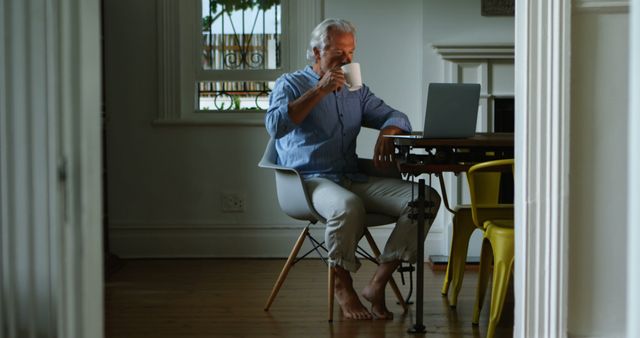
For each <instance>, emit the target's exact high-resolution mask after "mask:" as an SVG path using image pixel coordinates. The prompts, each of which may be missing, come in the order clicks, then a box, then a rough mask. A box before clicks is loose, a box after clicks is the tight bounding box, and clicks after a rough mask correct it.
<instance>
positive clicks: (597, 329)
mask: <svg viewBox="0 0 640 338" xmlns="http://www.w3.org/2000/svg"><path fill="white" fill-rule="evenodd" d="M572 20H573V22H572V36H571V38H572V40H573V46H572V47H571V52H572V69H571V72H572V80H571V89H572V95H571V97H572V98H571V106H572V109H571V146H570V150H571V168H570V178H571V181H570V182H571V183H570V196H571V202H570V204H571V206H570V209H571V211H570V216H569V217H570V233H569V235H570V237H569V282H568V285H569V309H570V310H569V318H568V319H569V323H568V324H569V325H568V330H569V333H570V335H571V336H589V337H621V336H623V335H624V330H625V323H626V321H625V309H626V301H625V298H626V293H625V288H626V284H625V281H626V265H627V261H626V241H625V239H626V224H627V218H626V215H627V213H626V204H625V203H622V202H623V201H624V197H625V196H626V195H627V181H626V177H627V158H626V153H627V128H626V126H627V121H628V114H627V111H628V92H627V88H628V80H629V78H628V62H629V59H628V53H629V48H628V42H629V41H628V27H629V24H628V14H627V13H610V9H607V8H606V7H605V8H600V9H598V8H595V9H592V10H586V9H584V8H581V7H580V6H578V8H577V9H576V10H574V14H573V19H572ZM633 320H637V318H636V319H633Z"/></svg>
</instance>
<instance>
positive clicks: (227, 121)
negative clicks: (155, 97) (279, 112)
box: [153, 110, 265, 127]
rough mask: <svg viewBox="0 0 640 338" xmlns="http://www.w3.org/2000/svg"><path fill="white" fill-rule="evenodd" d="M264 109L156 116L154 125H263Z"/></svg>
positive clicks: (203, 111) (201, 111) (204, 111)
mask: <svg viewBox="0 0 640 338" xmlns="http://www.w3.org/2000/svg"><path fill="white" fill-rule="evenodd" d="M264 114H265V111H264V110H259V111H251V112H246V111H233V110H232V111H225V112H213V111H206V110H200V111H196V112H194V113H191V114H185V115H184V116H179V117H165V118H162V117H161V118H158V119H156V120H154V121H153V125H154V126H242V127H264Z"/></svg>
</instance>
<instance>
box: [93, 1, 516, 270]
mask: <svg viewBox="0 0 640 338" xmlns="http://www.w3.org/2000/svg"><path fill="white" fill-rule="evenodd" d="M155 10H156V4H155V2H154V1H149V0H132V1H126V2H123V1H113V0H112V1H105V81H106V82H105V88H106V109H107V152H106V154H107V178H108V183H107V185H106V187H107V196H108V215H107V216H108V220H109V224H110V234H111V238H110V244H111V248H112V251H114V252H115V253H116V254H119V255H121V256H123V257H128V256H136V257H141V256H158V257H160V256H283V255H286V254H288V250H289V249H290V245H291V242H292V241H293V240H295V237H296V236H297V233H296V232H297V230H296V229H297V227H299V225H300V223H299V222H296V221H293V220H291V219H289V218H288V217H286V216H285V215H284V214H283V213H282V212H281V211H280V209H279V207H278V205H277V202H276V200H275V187H274V182H273V177H272V173H271V172H269V171H266V170H262V169H258V168H257V166H256V164H257V161H258V160H259V158H260V156H261V154H262V151H263V147H264V144H265V142H266V140H267V138H268V136H267V134H266V132H265V130H264V128H262V127H260V126H254V127H246V126H245V127H238V126H236V127H234V126H211V125H209V126H180V127H178V126H154V125H152V121H153V119H154V118H155V116H156V110H157V90H156V79H157V74H156V62H157V57H156V42H155V39H156V28H155V27H156V20H155V15H154V14H155ZM325 16H326V17H341V18H346V19H349V20H351V21H353V23H354V24H355V25H356V26H357V28H358V36H357V51H356V59H357V60H358V61H360V62H361V63H362V67H363V73H364V75H363V76H364V80H365V83H367V85H368V86H370V87H371V88H372V90H373V92H374V93H376V94H377V95H378V96H380V97H381V98H383V99H384V100H385V101H386V102H387V103H389V104H390V105H391V106H393V107H395V108H397V109H399V110H401V111H403V112H405V113H407V115H409V117H410V119H411V122H412V123H413V124H414V125H415V126H420V125H421V124H422V116H423V112H424V106H425V105H424V102H425V97H424V93H425V89H426V83H427V82H429V81H437V80H439V79H441V77H442V67H443V63H442V61H441V60H440V59H439V57H438V56H437V55H436V54H435V53H434V52H433V50H432V48H431V47H430V46H431V44H432V43H434V42H442V41H450V42H460V41H466V42H469V41H476V42H477V40H478V39H479V38H478V36H480V35H481V36H487V35H489V36H491V37H492V38H491V39H490V40H488V41H490V42H505V41H506V42H513V18H512V17H509V18H504V17H481V16H480V2H479V1H468V0H467V1H463V0H456V1H446V2H443V1H436V0H431V1H426V2H425V1H420V0H405V1H401V2H397V1H387V0H374V1H366V0H358V1H339V0H327V1H325ZM465 36H468V37H469V38H466V37H465ZM376 135H377V132H375V131H372V130H365V131H363V133H362V135H361V137H360V139H359V147H358V152H359V154H360V155H361V156H363V157H370V156H371V154H372V149H373V144H374V142H375V137H376ZM434 183H435V181H434ZM224 192H235V193H240V194H244V195H245V196H246V210H245V212H244V213H223V212H221V210H220V198H221V194H222V193H224ZM441 215H442V213H441ZM442 222H443V220H442V217H440V218H439V224H436V225H435V226H434V228H432V231H431V233H432V234H430V235H429V238H428V242H427V251H428V252H427V253H428V254H446V253H447V249H446V247H445V246H444V245H443V243H446V242H447V241H446V240H445V241H444V242H443V241H441V240H440V239H436V238H435V237H437V236H438V232H439V231H440V233H441V231H442ZM438 228H439V229H440V230H438ZM388 232H389V229H381V230H379V231H377V232H374V235H376V234H377V237H378V238H380V239H382V238H384V237H385V236H386V233H388ZM440 236H441V235H440ZM265 239H266V240H265ZM434 241H435V242H434ZM238 242H242V243H245V244H246V245H243V246H237V245H234V244H235V243H238ZM430 242H433V243H430Z"/></svg>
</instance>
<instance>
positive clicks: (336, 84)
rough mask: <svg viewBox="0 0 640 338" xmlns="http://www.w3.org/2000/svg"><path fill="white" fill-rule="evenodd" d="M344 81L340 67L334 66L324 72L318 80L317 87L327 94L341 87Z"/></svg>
mask: <svg viewBox="0 0 640 338" xmlns="http://www.w3.org/2000/svg"><path fill="white" fill-rule="evenodd" d="M345 82H346V80H345V78H344V73H343V72H342V69H340V68H334V69H331V70H329V71H328V72H326V73H324V75H323V76H322V78H321V79H320V81H319V82H318V89H320V90H321V91H323V92H325V93H326V94H328V93H331V92H333V91H336V90H339V89H340V88H342V86H344V84H345Z"/></svg>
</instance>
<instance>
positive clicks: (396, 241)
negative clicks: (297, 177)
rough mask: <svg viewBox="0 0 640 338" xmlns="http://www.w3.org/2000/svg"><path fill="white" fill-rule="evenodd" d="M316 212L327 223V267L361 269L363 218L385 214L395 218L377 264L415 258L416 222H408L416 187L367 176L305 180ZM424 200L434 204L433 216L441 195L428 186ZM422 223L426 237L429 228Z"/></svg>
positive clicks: (401, 181) (416, 194)
mask: <svg viewBox="0 0 640 338" xmlns="http://www.w3.org/2000/svg"><path fill="white" fill-rule="evenodd" d="M306 185H307V189H308V191H309V193H310V195H311V201H312V203H313V206H314V208H315V209H316V211H317V212H318V213H319V214H320V215H321V216H322V217H324V218H325V219H326V220H327V223H326V226H327V228H326V231H325V244H326V246H327V249H328V250H329V254H328V256H329V264H330V265H331V266H336V265H337V266H340V267H342V268H344V269H345V270H348V271H351V272H355V271H357V270H358V269H359V268H360V262H359V261H358V259H357V257H356V248H357V245H358V242H359V241H360V239H361V238H362V236H363V235H364V229H365V226H366V224H365V215H366V214H367V213H374V214H384V215H387V216H391V217H393V218H397V221H396V225H395V227H394V228H393V231H392V232H391V235H390V236H389V238H388V240H387V243H386V245H385V247H384V250H383V252H382V255H381V256H380V257H379V261H380V262H390V261H394V260H401V261H406V262H410V263H414V262H415V261H416V258H417V255H416V253H417V248H418V242H417V239H416V235H417V230H418V229H417V222H416V221H414V220H411V219H409V215H408V214H409V212H410V210H411V208H410V207H409V206H408V203H409V202H410V201H411V197H412V188H414V189H415V190H414V192H413V197H414V198H417V196H418V189H417V187H418V185H417V184H413V183H411V182H408V181H403V180H401V179H394V178H381V177H369V180H368V182H364V183H361V182H351V181H348V180H347V181H345V182H344V183H342V184H337V183H335V182H333V181H331V180H328V179H325V178H310V179H307V180H306ZM426 199H427V200H429V199H431V200H432V201H434V202H435V206H434V207H433V208H432V209H431V210H430V211H431V212H432V213H433V214H434V215H435V213H436V212H437V210H438V207H439V206H440V196H439V195H438V193H437V192H436V191H435V190H433V188H431V187H427V191H426ZM432 222H433V220H431V221H430V222H425V236H426V233H427V232H428V231H429V228H430V227H431V223H432ZM422 240H423V241H424V238H423V239H422Z"/></svg>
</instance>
